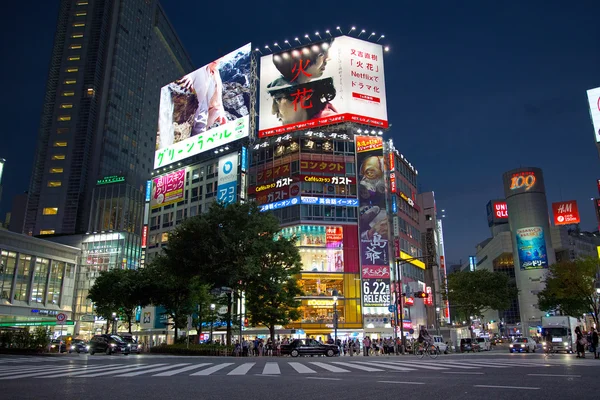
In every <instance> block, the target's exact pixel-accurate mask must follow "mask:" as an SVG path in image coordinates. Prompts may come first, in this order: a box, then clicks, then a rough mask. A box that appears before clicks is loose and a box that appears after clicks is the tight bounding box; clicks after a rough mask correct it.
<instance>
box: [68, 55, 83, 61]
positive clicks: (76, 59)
mask: <svg viewBox="0 0 600 400" xmlns="http://www.w3.org/2000/svg"><path fill="white" fill-rule="evenodd" d="M79 60H81V57H79V56H71V57H69V61H79Z"/></svg>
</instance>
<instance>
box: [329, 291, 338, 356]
mask: <svg viewBox="0 0 600 400" xmlns="http://www.w3.org/2000/svg"><path fill="white" fill-rule="evenodd" d="M331 294H332V295H333V343H334V344H335V345H336V346H337V328H338V313H337V302H338V291H337V289H333V292H331Z"/></svg>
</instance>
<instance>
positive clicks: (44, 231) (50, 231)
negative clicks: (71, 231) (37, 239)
mask: <svg viewBox="0 0 600 400" xmlns="http://www.w3.org/2000/svg"><path fill="white" fill-rule="evenodd" d="M40 235H54V229H42V230H41V231H40Z"/></svg>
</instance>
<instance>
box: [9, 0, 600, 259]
mask: <svg viewBox="0 0 600 400" xmlns="http://www.w3.org/2000/svg"><path fill="white" fill-rule="evenodd" d="M5 3H6V4H3V12H2V16H1V17H0V18H1V20H2V27H3V33H4V35H3V39H2V44H1V46H2V52H1V54H3V55H4V57H3V62H2V64H1V67H0V68H1V69H2V71H1V72H2V75H1V76H2V77H3V79H2V80H3V87H4V95H3V96H2V97H1V100H0V101H1V102H2V115H3V118H2V120H3V122H4V126H3V127H2V130H1V133H0V134H1V135H2V141H1V142H0V143H2V145H0V157H3V158H6V159H7V163H6V166H5V170H4V178H3V184H4V193H3V198H2V203H1V207H0V218H2V220H3V219H4V213H5V212H6V211H9V209H10V204H11V201H12V197H13V196H14V195H15V194H18V193H21V192H23V191H25V190H27V189H28V185H29V177H30V173H31V166H32V164H33V153H34V149H35V142H36V137H37V133H38V127H39V116H40V112H41V108H42V101H43V96H44V89H45V83H46V76H47V68H48V64H49V60H50V53H51V49H52V40H53V37H54V30H55V24H56V16H57V13H58V3H59V1H58V0H35V1H34V2H15V1H11V2H5ZM269 3H270V5H266V4H267V2H249V1H237V0H230V1H227V2H216V3H206V2H201V1H191V0H168V1H167V0H163V5H164V7H165V9H166V12H167V15H168V16H169V18H170V20H171V22H172V23H173V25H174V27H175V30H176V31H177V32H178V34H179V37H180V38H181V40H182V42H183V44H184V46H185V47H186V49H187V50H188V52H189V53H190V55H191V57H192V59H193V61H194V63H195V64H196V65H197V66H201V65H204V64H206V63H208V62H210V61H212V60H214V59H216V58H218V57H220V56H222V55H224V54H226V53H228V52H230V51H232V50H234V49H236V48H238V47H240V46H242V45H243V44H245V43H247V42H249V41H252V42H253V47H260V48H261V49H263V48H264V45H266V44H268V45H270V46H271V47H273V46H272V45H273V43H274V42H279V43H280V44H281V43H283V41H284V40H285V39H288V40H289V41H290V42H292V41H293V39H294V37H296V36H298V37H301V38H303V37H304V34H306V33H308V34H310V35H311V37H312V38H314V37H315V36H314V32H315V31H320V32H321V34H322V33H323V32H324V31H325V30H326V29H330V30H331V31H332V32H333V31H335V28H336V26H338V25H339V26H341V27H342V30H343V31H344V33H347V32H348V30H349V29H350V27H352V26H356V28H357V30H356V31H355V32H360V30H362V29H365V30H366V34H363V35H362V36H361V38H365V37H366V36H368V35H369V34H370V33H371V32H373V31H374V32H376V33H377V37H379V35H380V34H382V33H383V34H385V39H382V40H381V42H380V43H382V44H385V45H389V46H390V52H389V53H388V54H387V55H386V59H385V71H386V88H387V104H388V119H389V121H390V124H391V125H392V128H391V129H390V131H389V133H387V136H386V137H389V136H390V135H391V136H392V137H393V138H394V140H395V144H396V148H398V149H399V150H400V151H401V152H402V153H403V154H404V155H405V157H407V158H408V160H409V161H410V162H412V164H413V165H414V166H415V167H416V168H417V169H418V171H419V182H420V183H419V186H420V187H419V189H420V190H421V191H430V190H433V191H435V193H436V198H437V205H438V209H439V210H441V209H445V210H446V218H445V220H444V228H445V243H446V253H447V254H446V255H447V259H448V260H449V261H450V262H453V261H459V260H460V259H462V260H463V261H464V260H466V259H468V256H469V255H473V254H475V248H474V246H475V245H476V244H477V243H479V242H480V241H482V240H484V239H485V238H486V237H488V236H489V230H488V227H487V218H486V211H485V205H486V203H487V202H488V200H490V199H493V198H500V197H502V196H503V189H502V173H503V172H505V171H507V170H509V169H513V168H517V167H519V166H535V167H540V168H542V169H543V171H544V178H545V180H546V188H547V195H548V202H549V203H551V202H553V201H560V200H572V199H574V200H577V202H578V203H579V209H580V212H581V217H582V224H581V227H582V229H584V230H595V229H596V222H595V221H596V220H595V215H594V209H593V202H592V201H590V198H591V197H595V196H597V195H598V194H597V189H596V184H595V182H596V179H597V178H600V173H598V166H599V161H600V160H599V159H598V152H597V150H596V147H595V145H594V133H593V129H592V126H591V121H590V118H589V113H588V107H587V100H586V93H585V91H586V90H587V89H590V88H593V87H597V86H600V23H599V22H598V18H599V17H600V1H598V0H577V1H572V2H566V1H560V0H544V1H542V0H527V1H524V0H513V1H503V2H492V1H481V0H479V1H460V2H448V1H437V0H436V1H417V0H410V1H403V0H400V1H394V2H392V1H389V2H369V1H345V2H339V1H336V2H335V3H334V2H327V1H320V2H305V1H287V2H269ZM386 3H387V4H394V6H393V7H391V8H390V7H388V6H385V4H386ZM483 3H485V4H483ZM496 3H502V4H496ZM257 4H261V5H257ZM263 4H264V5H263ZM333 4H336V5H335V6H334V5H333ZM341 4H343V7H342V6H340V5H341ZM454 4H461V5H462V6H460V7H457V6H455V5H454ZM219 6H222V7H223V8H222V9H221V10H219V9H218V8H217V7H219ZM338 33H339V32H338ZM353 35H356V33H354V34H353ZM156 95H157V96H158V95H159V94H158V93H157V94H156Z"/></svg>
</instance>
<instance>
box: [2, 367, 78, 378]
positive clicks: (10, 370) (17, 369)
mask: <svg viewBox="0 0 600 400" xmlns="http://www.w3.org/2000/svg"><path fill="white" fill-rule="evenodd" d="M68 366H70V365H68ZM65 367H67V365H65ZM48 368H54V366H48V365H36V366H35V367H31V366H24V365H23V366H18V367H10V368H6V369H3V370H0V376H2V375H6V374H13V373H15V372H23V371H43V370H45V369H48Z"/></svg>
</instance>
